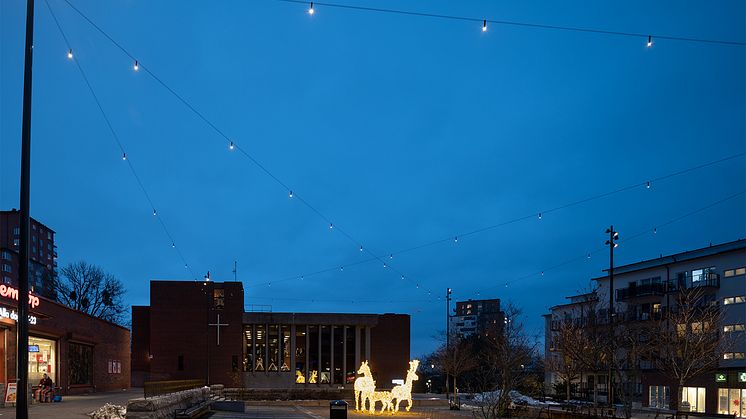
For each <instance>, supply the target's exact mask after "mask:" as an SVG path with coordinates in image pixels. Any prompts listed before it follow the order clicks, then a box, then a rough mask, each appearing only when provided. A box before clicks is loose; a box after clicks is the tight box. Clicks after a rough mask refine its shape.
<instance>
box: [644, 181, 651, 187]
mask: <svg viewBox="0 0 746 419" xmlns="http://www.w3.org/2000/svg"><path fill="white" fill-rule="evenodd" d="M645 187H646V188H647V189H650V181H648V183H646V184H645Z"/></svg>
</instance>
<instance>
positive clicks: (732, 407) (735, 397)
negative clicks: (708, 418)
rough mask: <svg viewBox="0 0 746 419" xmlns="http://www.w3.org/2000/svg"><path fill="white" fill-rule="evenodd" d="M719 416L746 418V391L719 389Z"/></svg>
mask: <svg viewBox="0 0 746 419" xmlns="http://www.w3.org/2000/svg"><path fill="white" fill-rule="evenodd" d="M718 414H721V415H736V417H737V418H746V389H741V388H720V389H718Z"/></svg>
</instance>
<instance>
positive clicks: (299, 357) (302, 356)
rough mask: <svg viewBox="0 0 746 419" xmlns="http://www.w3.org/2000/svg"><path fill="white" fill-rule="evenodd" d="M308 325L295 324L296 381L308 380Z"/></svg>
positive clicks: (303, 381)
mask: <svg viewBox="0 0 746 419" xmlns="http://www.w3.org/2000/svg"><path fill="white" fill-rule="evenodd" d="M306 352H307V351H306V326H295V382H296V383H305V382H306Z"/></svg>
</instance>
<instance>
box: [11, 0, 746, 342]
mask: <svg viewBox="0 0 746 419" xmlns="http://www.w3.org/2000/svg"><path fill="white" fill-rule="evenodd" d="M49 1H50V4H51V6H52V7H53V8H54V10H55V12H56V13H57V15H58V17H59V19H60V23H61V24H62V26H63V29H64V30H65V31H66V32H67V36H68V38H69V40H70V43H71V46H72V48H73V49H74V52H75V58H76V59H78V60H79V62H80V63H81V64H82V66H83V68H84V69H85V70H86V72H87V73H88V76H89V78H90V81H91V83H92V85H93V86H94V89H95V90H96V92H97V94H98V95H99V97H100V99H101V101H102V104H103V106H104V109H105V110H106V112H107V113H108V114H109V116H110V118H111V122H112V124H113V126H114V128H115V130H116V131H117V133H118V134H119V136H120V138H121V141H122V143H123V145H124V147H125V148H126V151H127V156H128V157H129V159H130V161H131V162H132V163H133V164H134V167H135V168H136V170H137V171H138V174H139V176H140V178H141V179H142V182H143V184H144V185H145V187H146V188H147V190H148V192H149V193H150V195H151V197H152V199H153V201H154V202H155V205H156V207H157V209H158V214H159V216H161V217H163V218H162V219H163V221H164V222H165V223H166V225H167V226H168V228H169V229H170V231H171V233H172V234H173V236H174V238H175V241H176V245H177V246H178V247H179V249H180V250H181V252H183V255H184V257H185V258H186V260H187V261H188V262H189V264H190V265H191V267H192V270H193V271H194V272H195V273H196V274H197V275H199V276H201V275H203V274H204V273H205V272H207V271H208V270H209V271H210V272H211V275H212V278H213V279H214V280H232V279H233V274H232V272H231V271H232V269H233V261H234V260H238V278H239V279H240V280H241V281H243V283H244V287H245V290H246V304H247V306H248V305H250V304H270V305H271V306H272V309H273V310H274V311H299V312H301V311H321V312H374V313H384V312H399V313H409V314H411V315H412V352H413V354H414V355H419V354H422V353H424V352H426V351H429V350H431V349H433V348H434V347H435V346H436V341H435V340H433V338H432V337H433V336H434V335H436V334H437V332H438V331H439V330H443V329H444V327H445V326H444V317H445V315H444V310H445V304H444V302H443V300H442V299H440V300H438V299H437V298H436V295H435V294H437V296H442V295H443V294H444V293H445V289H446V287H452V288H453V289H454V297H455V299H456V300H460V299H467V298H479V297H481V298H486V297H497V298H501V299H502V300H503V301H504V302H508V301H511V302H513V303H515V304H516V305H518V306H520V307H522V308H523V310H524V314H525V322H526V325H527V327H528V329H529V330H530V331H531V332H532V333H537V334H538V333H540V332H541V330H542V321H543V320H542V318H541V314H543V313H545V312H546V310H547V308H548V307H550V306H552V305H554V304H559V303H562V302H563V301H564V297H565V296H568V295H571V294H573V293H575V292H577V291H582V290H585V289H587V287H588V286H589V279H590V278H591V277H593V276H598V275H599V274H601V269H602V268H604V267H605V266H606V264H607V258H606V256H605V254H604V253H603V252H602V253H598V254H595V255H594V256H593V257H592V258H591V259H590V260H580V261H578V262H576V263H570V264H567V265H564V266H562V267H561V268H557V269H547V268H548V267H550V266H552V265H556V264H558V263H561V262H564V261H566V260H568V259H570V258H574V257H578V256H582V255H584V254H586V253H588V252H589V251H592V250H595V249H597V248H598V247H600V246H603V242H604V240H605V237H604V234H603V232H604V229H605V228H606V227H607V226H608V225H609V224H610V223H613V224H614V225H615V226H616V227H617V228H618V230H619V232H620V234H621V236H622V238H624V237H625V236H630V235H633V234H635V233H637V232H640V231H643V230H646V229H649V228H652V227H654V226H656V225H660V224H664V223H666V222H668V221H669V220H672V219H674V218H676V217H679V216H681V215H683V214H686V213H688V212H691V211H693V210H695V209H697V208H700V207H704V206H707V205H708V204H710V203H712V202H715V201H717V200H720V199H722V198H724V197H726V196H728V195H731V194H734V193H737V192H740V191H743V190H744V189H746V159H744V158H743V157H740V158H737V159H733V160H729V161H727V162H725V163H721V164H718V165H715V166H712V167H708V168H706V169H702V170H698V171H695V172H691V173H688V174H685V175H682V176H678V177H674V178H670V179H667V180H665V181H660V182H656V183H654V184H653V185H652V188H650V189H646V188H644V187H640V188H637V189H634V190H631V191H627V192H624V193H621V194H618V195H614V196H612V197H608V198H604V199H600V200H597V201H593V202H589V203H586V204H583V205H579V206H575V207H572V208H568V209H564V210H561V211H557V212H553V213H550V214H546V215H545V216H543V217H542V219H541V220H539V219H538V217H535V218H531V219H529V220H526V221H522V222H518V223H514V224H511V225H508V226H505V227H500V228H496V229H493V230H490V231H487V232H484V233H480V234H475V235H472V236H468V237H462V238H460V239H459V240H458V243H454V242H453V241H452V240H447V241H446V242H444V243H441V244H438V245H434V246H431V247H428V248H425V249H421V250H417V251H413V252H409V253H406V254H402V255H397V256H395V257H394V259H393V260H391V261H390V264H391V265H392V266H393V268H394V269H391V268H383V266H382V264H381V263H379V262H372V263H368V264H361V265H357V266H350V267H349V268H347V269H344V271H340V270H333V271H332V272H329V273H325V274H322V275H316V276H311V275H308V274H309V273H311V272H314V271H318V270H321V269H324V268H328V267H335V266H340V265H349V264H352V263H355V262H357V261H360V260H363V259H366V258H368V257H370V256H369V255H367V254H365V253H361V252H360V251H359V249H358V247H357V246H356V245H355V244H352V243H351V242H350V241H348V240H347V239H346V238H345V237H344V236H343V235H342V234H340V232H339V230H338V229H335V230H331V231H330V230H329V228H328V225H327V224H326V222H325V221H324V220H323V219H321V218H319V217H318V216H317V215H316V214H315V213H314V212H313V211H312V210H310V209H309V208H307V207H305V206H303V205H302V203H301V202H299V200H298V199H297V197H296V198H295V199H292V200H291V199H289V198H288V195H287V191H286V190H284V189H283V188H281V187H280V186H278V184H277V183H275V182H274V181H273V180H272V179H271V178H270V177H268V176H267V175H266V174H265V173H263V172H262V171H261V170H259V169H258V168H257V167H256V166H255V165H254V164H252V163H251V162H250V161H249V160H248V159H247V158H245V157H244V156H242V155H240V154H239V153H237V152H230V151H229V150H228V144H227V142H226V141H225V140H224V139H222V138H220V137H219V136H217V135H216V134H215V132H214V131H212V130H211V129H210V128H209V127H208V126H207V125H206V124H205V123H204V122H202V121H200V120H199V119H198V118H197V117H195V115H194V114H192V113H191V112H190V111H188V110H187V108H186V107H185V106H184V105H183V104H181V103H179V102H178V101H177V100H176V99H175V98H174V97H173V96H171V95H170V94H169V93H168V92H167V91H166V90H164V89H163V88H162V87H161V86H160V85H159V84H157V83H156V82H155V81H154V80H153V79H152V78H151V77H149V76H148V74H146V73H145V72H144V71H139V72H134V71H132V61H131V60H130V59H129V58H128V57H127V56H125V55H124V54H122V52H121V51H119V50H118V49H117V48H115V47H114V46H113V45H112V44H111V43H109V42H108V41H107V40H106V39H105V38H104V37H103V36H101V35H100V34H99V33H97V32H96V31H95V30H93V28H92V27H91V26H90V25H89V24H88V23H87V22H85V21H84V20H83V19H82V18H81V17H80V16H79V15H77V14H76V13H75V12H74V11H72V9H70V8H69V7H68V6H67V5H66V3H64V2H63V1H62V0H49ZM71 1H72V2H73V4H75V5H76V6H77V7H79V8H80V9H81V10H82V11H84V12H85V13H86V14H87V15H88V16H89V17H90V18H91V19H92V20H94V21H95V22H96V23H97V24H98V25H99V26H101V27H102V28H104V29H105V30H106V31H107V32H108V33H109V34H110V35H111V36H112V37H114V38H115V39H116V40H117V41H118V42H120V43H121V44H122V45H123V46H124V47H125V48H127V49H128V50H130V51H131V52H132V53H133V54H134V55H136V56H137V58H138V59H139V61H140V62H142V63H143V65H145V66H147V67H148V68H150V69H151V70H152V71H153V72H155V73H156V74H157V75H158V76H159V77H160V78H161V79H163V80H164V81H165V82H166V83H167V84H169V85H170V86H171V87H173V88H174V89H175V90H176V91H178V92H180V94H182V95H183V96H184V97H185V98H186V99H187V100H188V101H190V102H191V103H192V104H194V105H195V106H196V107H197V108H198V109H200V110H201V112H203V113H204V114H205V115H206V116H207V117H208V118H209V119H210V120H211V121H213V122H214V123H215V124H216V125H217V126H218V127H220V129H221V130H223V131H224V132H226V133H227V134H228V135H229V136H230V137H231V138H234V139H235V141H236V143H238V144H240V145H241V147H243V148H244V149H245V150H247V151H248V152H250V153H251V154H252V156H253V157H254V158H256V159H257V160H258V161H260V162H261V163H262V164H263V165H265V166H266V167H267V168H268V169H269V170H271V171H272V173H274V174H275V175H276V176H277V177H279V178H280V179H282V181H283V182H285V183H286V184H288V185H290V187H291V188H292V189H293V191H294V192H295V193H296V194H297V195H299V196H302V197H303V198H304V199H306V200H307V201H308V202H310V203H311V204H312V205H314V206H315V207H316V208H317V209H318V210H319V211H321V212H322V213H324V214H325V215H327V216H328V217H330V218H331V219H332V220H333V222H334V224H335V225H338V226H340V227H342V228H343V229H345V231H347V232H349V233H350V234H351V235H352V236H354V237H355V238H356V239H358V240H359V241H361V242H362V243H363V244H364V246H365V247H366V248H369V249H372V250H373V251H374V252H376V253H377V254H380V255H388V254H389V253H390V252H393V251H396V250H398V249H403V248H408V247H411V246H416V245H419V244H421V243H425V242H429V241H432V240H436V239H441V238H448V237H452V236H453V235H455V234H458V233H459V232H464V231H469V230H473V229H477V228H480V227H483V226H488V225H492V224H497V223H500V222H502V221H505V220H509V219H512V218H515V217H520V216H523V215H527V214H535V213H537V212H539V211H541V210H542V209H547V208H551V207H555V206H558V205H562V204H564V203H567V202H571V201H574V200H578V199H582V198H585V197H588V196H592V195H596V194H599V193H603V192H607V191H610V190H613V189H617V188H619V187H622V186H626V185H628V184H634V183H638V182H644V181H645V180H646V179H649V178H654V177H657V176H661V175H665V174H667V173H670V172H674V171H677V170H680V169H685V168H688V167H692V166H696V165H698V164H702V163H705V162H708V161H711V160H716V159H719V158H722V157H726V156H730V155H733V154H737V153H743V152H745V151H746V116H745V115H746V82H745V78H746V77H745V76H744V75H745V74H746V48H744V47H743V46H727V45H717V44H705V43H691V42H680V41H669V40H663V39H655V44H654V46H653V48H651V49H648V48H646V47H645V42H646V39H644V38H627V37H618V36H610V35H598V34H588V33H578V32H562V31H555V30H545V29H532V28H524V27H511V26H498V25H491V26H490V27H489V30H488V31H487V32H486V33H482V31H481V23H480V22H462V21H448V20H440V19H433V18H424V17H413V16H403V15H392V14H381V13H373V12H360V11H353V10H343V9H336V8H329V7H323V6H318V5H317V7H316V13H315V14H314V15H313V16H309V15H308V14H307V13H306V12H305V10H306V6H304V5H302V4H290V3H284V2H277V1H273V0H251V1H227V0H226V1H212V2H208V1H204V0H203V1H196V0H190V1H157V2H153V1H142V0H140V1H134V0H126V1H125V0H122V1H106V2H100V1H94V0H71ZM344 1H345V3H346V4H355V5H365V6H375V7H391V8H400V9H407V10H413V11H422V12H432V13H443V14H453V15H463V16H473V17H477V18H482V17H486V18H490V19H504V20H516V21H526V22H534V23H545V24H554V25H569V26H580V27H592V28H598V29H606V30H617V31H627V32H640V33H653V34H661V35H674V36H682V37H696V38H709V39H723V40H731V41H738V42H744V41H745V40H746V29H745V26H746V25H745V24H744V21H745V19H744V16H746V6H745V5H744V2H743V1H742V0H722V1H718V2H705V1H680V0H676V1H673V0H671V1H654V2H651V1H627V2H610V1H597V2H587V1H576V0H567V1H562V2H545V1H536V0H528V1H501V2H496V1H443V0H438V1H415V0H409V1H398V2H396V1H373V0H366V1H362V0H344ZM25 3H26V2H25V0H2V1H1V2H0V13H1V16H0V34H1V37H2V42H1V44H0V45H1V48H2V51H1V54H0V60H1V63H0V72H1V77H0V106H1V107H2V109H1V112H0V142H1V150H2V154H1V155H0V178H1V179H0V208H2V209H10V208H13V207H17V206H18V183H19V182H18V173H19V156H20V146H19V145H20V129H21V99H22V76H23V42H24V21H25V17H24V13H25ZM34 51H35V54H34V90H33V93H34V95H33V98H34V99H33V108H34V113H33V146H32V148H33V160H32V164H33V168H32V182H33V184H32V194H31V198H32V199H31V205H32V216H34V217H35V218H37V219H39V220H40V221H42V222H43V223H45V224H46V225H48V226H50V227H51V228H52V229H54V230H55V231H57V237H56V241H57V245H58V246H59V257H60V259H59V262H60V265H64V264H66V263H69V262H73V261H77V260H81V259H82V260H86V261H88V262H91V263H95V264H99V265H101V266H102V267H104V268H105V269H106V270H108V271H110V272H112V273H113V274H115V275H116V276H118V277H119V278H120V279H121V280H122V281H123V282H124V283H125V284H126V286H127V290H128V293H127V297H126V299H127V302H128V303H130V304H147V303H148V281H149V280H151V279H192V278H193V277H192V276H191V274H190V273H189V272H188V271H187V270H185V269H184V266H183V263H182V262H181V260H180V258H179V257H178V255H177V253H176V252H175V251H174V250H173V249H172V248H171V242H170V240H169V239H168V238H167V237H166V236H165V234H164V232H163V230H162V229H161V227H160V225H159V223H158V221H157V220H156V219H155V218H154V217H153V215H152V214H151V208H150V206H149V204H148V202H147V200H146V199H145V197H144V196H143V194H142V192H141V191H140V189H139V187H138V186H137V183H136V181H135V179H134V178H133V176H132V175H131V173H130V172H129V170H128V168H127V165H126V163H125V162H123V161H122V159H121V153H120V151H119V149H118V147H117V146H116V143H115V141H114V139H113V138H112V136H111V134H110V133H109V131H108V130H107V127H106V125H105V123H104V121H103V119H102V117H101V115H100V113H99V111H98V109H97V108H96V105H95V103H94V101H93V99H92V97H91V95H90V94H89V92H88V90H87V89H86V87H85V84H84V82H83V80H82V78H81V75H80V73H79V72H78V70H77V69H76V67H75V65H74V64H73V63H72V62H70V61H69V60H68V59H67V58H66V52H67V46H66V45H65V43H64V41H63V40H62V37H61V36H60V34H59V32H58V30H57V28H56V27H55V26H54V23H53V21H52V19H51V16H50V13H49V10H48V9H47V8H46V5H45V4H44V2H43V1H41V0H37V16H36V42H35V50H34ZM744 214H746V201H745V200H744V196H743V195H740V196H738V197H737V198H735V199H732V200H730V201H727V202H725V203H722V204H720V205H717V206H714V207H712V208H710V209H708V210H706V211H703V212H701V213H699V214H696V215H694V216H691V217H688V218H686V219H683V220H681V221H678V222H676V223H673V224H670V225H668V226H665V227H662V228H659V229H658V232H657V234H656V235H653V234H648V235H645V236H643V237H640V238H637V239H635V240H632V241H629V242H628V243H623V244H622V246H620V247H619V249H617V250H618V251H617V260H618V261H619V263H626V262H634V261H638V260H641V259H649V258H653V257H656V256H658V255H659V254H660V253H664V254H665V253H670V252H678V251H683V250H687V249H693V248H697V247H701V246H707V245H708V244H709V243H710V242H712V243H720V242H725V241H731V240H735V239H738V238H742V237H745V236H746V216H745V215H744ZM581 259H582V258H581ZM545 269H546V272H545V274H544V276H543V277H541V275H533V276H530V277H528V278H525V279H522V280H520V281H516V282H514V283H512V284H511V285H510V286H509V287H508V288H505V287H504V285H503V284H504V283H505V282H508V281H513V280H515V279H517V278H522V277H525V276H527V275H530V274H531V273H534V272H539V271H541V270H545ZM396 272H403V273H404V274H405V275H406V276H407V277H408V278H409V279H411V280H412V281H413V282H416V283H419V284H421V286H420V289H417V288H416V287H415V286H414V285H413V282H410V281H406V280H405V281H402V280H401V279H400V278H399V275H398V274H397V273H396ZM299 275H304V276H305V277H304V279H303V280H302V281H301V280H297V279H296V280H292V281H284V282H283V281H279V280H281V279H283V278H287V277H293V276H299ZM271 281H274V282H273V284H272V285H271V286H269V285H267V282H271ZM486 288H489V289H488V290H487V291H482V292H480V293H479V294H477V292H478V290H483V289H486ZM428 289H429V290H432V292H433V295H431V296H428V295H427V291H426V290H428Z"/></svg>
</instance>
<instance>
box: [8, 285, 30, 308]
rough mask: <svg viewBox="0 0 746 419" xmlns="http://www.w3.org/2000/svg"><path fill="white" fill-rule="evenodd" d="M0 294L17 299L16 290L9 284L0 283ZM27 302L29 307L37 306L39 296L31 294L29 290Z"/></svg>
mask: <svg viewBox="0 0 746 419" xmlns="http://www.w3.org/2000/svg"><path fill="white" fill-rule="evenodd" d="M0 296H2V297H5V298H10V299H12V300H16V301H18V290H17V289H15V288H13V287H11V286H8V285H5V284H0ZM28 303H29V305H30V306H31V308H36V307H39V297H37V296H35V295H33V294H31V291H29V293H28Z"/></svg>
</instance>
